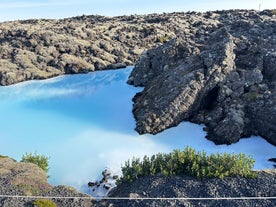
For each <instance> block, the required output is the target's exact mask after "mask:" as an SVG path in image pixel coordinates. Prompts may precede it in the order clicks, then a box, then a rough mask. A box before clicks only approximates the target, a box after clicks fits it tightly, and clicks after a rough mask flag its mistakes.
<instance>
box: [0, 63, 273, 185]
mask: <svg viewBox="0 0 276 207" xmlns="http://www.w3.org/2000/svg"><path fill="white" fill-rule="evenodd" d="M130 72H131V68H127V69H121V70H113V71H101V72H94V73H89V74H80V75H73V76H72V75H68V76H62V77H58V78H53V79H49V80H45V81H28V82H24V83H20V84H16V85H13V86H8V87H1V88H0V97H1V102H0V114H1V124H0V143H1V145H0V154H4V155H8V156H10V157H13V158H15V159H17V160H20V159H21V156H22V155H23V154H25V152H35V151H36V152H38V153H39V154H44V155H47V156H50V167H51V168H50V172H49V174H50V176H51V177H50V180H49V181H50V182H51V183H52V184H66V185H72V186H75V187H77V188H80V187H81V186H82V185H85V184H86V183H87V182H88V181H91V180H95V179H97V178H99V176H100V173H101V171H102V170H103V168H104V167H110V168H112V169H113V170H115V171H116V170H118V171H119V169H120V166H121V165H122V164H123V163H124V161H125V160H127V159H128V158H132V157H133V156H141V157H142V156H143V155H145V154H147V155H151V154H153V153H157V152H169V151H172V150H173V149H176V148H180V149H182V148H183V147H184V146H186V145H188V146H192V147H194V148H196V149H198V150H206V151H207V153H211V152H218V151H221V152H225V151H226V152H245V153H246V154H248V155H253V156H254V157H255V158H256V160H257V162H256V165H255V168H256V169H262V168H267V167H272V164H271V163H269V162H267V159H268V158H270V157H275V147H273V146H272V145H270V144H268V143H267V142H266V141H265V140H263V139H261V138H259V137H254V138H251V139H244V140H241V141H240V142H239V143H237V144H233V145H231V146H225V145H221V146H215V145H214V144H213V143H212V142H210V141H208V140H206V139H205V138H204V136H205V133H204V132H203V130H202V128H203V126H199V125H195V124H191V123H182V124H180V125H179V126H178V127H174V128H171V129H169V130H166V131H164V132H162V133H160V134H158V135H155V136H153V135H143V136H139V135H138V134H137V133H136V132H135V131H134V130H133V129H134V127H135V122H134V119H133V116H132V113H131V110H132V101H131V100H132V97H133V96H134V95H135V93H137V92H138V91H141V90H142V89H141V88H135V87H132V86H129V85H127V84H126V80H127V77H128V75H129V73H130Z"/></svg>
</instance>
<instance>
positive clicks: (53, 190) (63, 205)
mask: <svg viewBox="0 0 276 207" xmlns="http://www.w3.org/2000/svg"><path fill="white" fill-rule="evenodd" d="M106 176H109V174H108V175H106ZM275 192H276V169H275V170H264V171H257V177H256V178H253V179H246V178H243V177H236V178H231V177H226V178H224V179H202V180H199V179H197V178H195V177H189V176H185V175H183V176H161V175H156V176H149V177H143V178H139V179H138V180H136V181H134V182H133V183H131V184H128V183H124V184H121V185H119V186H117V187H116V188H113V189H112V190H111V191H110V192H109V195H108V196H109V197H112V198H116V197H127V198H128V197H129V198H131V200H98V201H96V200H94V199H93V197H92V196H91V199H87V198H89V197H90V196H89V195H87V194H83V193H79V192H77V191H76V190H75V189H74V188H72V187H67V186H51V185H50V184H49V183H48V182H47V175H46V174H45V172H44V171H43V170H42V169H40V168H39V167H37V166H36V165H34V164H31V163H20V162H16V161H15V160H13V159H11V158H8V157H3V156H1V158H0V195H19V196H20V195H27V196H47V197H49V196H50V197H51V196H53V197H78V198H69V199H63V198H55V199H52V198H48V200H49V199H50V200H52V201H53V202H55V203H56V204H57V205H58V206H59V207H104V206H114V207H115V206H152V207H153V206H191V207H192V206H195V207H199V206H206V205H207V206H214V207H216V206H225V207H228V206H229V207H230V206H231V207H234V206H250V205H251V206H256V207H257V206H262V207H266V206H267V207H271V206H275V205H276V200H275V199H267V200H257V199H256V200H252V201H251V200H224V201H220V200H211V201H210V200H208V201H204V200H202V201H188V200H160V199H159V200H138V199H135V198H157V197H158V198H160V197H161V198H162V197H164V198H166V197H167V198H168V197H171V198H180V197H194V198H197V197H214V198H215V197H260V196H262V197H275V196H276V194H275ZM81 197H86V198H85V199H81ZM46 199H47V198H46ZM35 200H36V198H32V197H30V198H5V197H0V206H2V207H13V206H18V207H21V206H26V207H33V205H32V202H33V201H35Z"/></svg>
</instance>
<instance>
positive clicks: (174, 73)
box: [128, 11, 276, 145]
mask: <svg viewBox="0 0 276 207" xmlns="http://www.w3.org/2000/svg"><path fill="white" fill-rule="evenodd" d="M275 17H276V16H275V12H274V13H273V11H265V12H262V13H260V12H256V11H221V12H208V13H205V14H201V15H197V14H195V15H194V16H193V17H191V20H190V21H192V20H193V21H192V22H193V24H191V23H190V25H189V29H188V30H186V29H185V28H183V29H182V31H181V32H178V34H177V37H176V38H175V39H173V40H171V41H169V42H167V43H165V44H164V45H162V46H159V47H157V48H154V49H150V50H148V51H146V52H144V53H143V54H142V55H141V57H140V59H139V60H138V61H137V64H136V65H135V68H134V70H133V71H132V74H131V75H130V77H129V80H128V83H129V84H133V85H135V86H145V88H144V90H143V91H142V92H140V93H138V94H137V95H136V96H135V97H134V99H133V101H134V106H133V113H134V116H135V119H136V123H137V124H136V130H137V131H138V132H139V133H140V134H144V133H152V134H156V133H158V132H161V131H163V130H165V129H167V128H169V127H173V126H176V125H178V124H179V123H180V122H182V121H192V122H194V123H203V124H205V125H206V130H207V132H208V135H207V137H208V139H210V140H212V141H214V142H215V143H216V144H231V143H235V142H237V141H238V140H239V139H240V138H241V137H249V136H251V135H260V136H262V137H264V138H265V139H266V140H267V141H269V142H270V143H272V144H273V145H276V90H275V89H276V69H275V68H276V20H275V19H276V18H275Z"/></svg>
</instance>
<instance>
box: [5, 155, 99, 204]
mask: <svg viewBox="0 0 276 207" xmlns="http://www.w3.org/2000/svg"><path fill="white" fill-rule="evenodd" d="M47 178H48V176H47V175H46V173H45V172H44V171H43V170H42V169H40V168H39V167H38V166H37V165H35V164H32V163H21V162H16V161H15V160H13V159H11V158H9V157H3V156H0V195H7V196H46V197H49V196H50V197H52V196H53V197H89V195H87V194H83V193H80V192H78V191H77V190H76V189H74V188H72V187H69V186H52V185H50V184H49V183H48V181H47ZM35 200H37V199H36V198H32V197H30V198H17V197H2V196H0V206H1V207H15V206H16V207H21V206H22V207H23V206H27V207H33V205H32V202H33V201H35ZM51 200H53V201H54V202H55V203H56V204H57V205H58V206H59V207H63V206H64V207H67V206H68V207H70V206H72V207H73V206H74V207H77V206H81V207H84V206H91V205H92V203H93V200H94V199H93V197H91V200H89V199H62V198H57V199H51Z"/></svg>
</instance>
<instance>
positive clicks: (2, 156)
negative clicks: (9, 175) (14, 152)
mask: <svg viewBox="0 0 276 207" xmlns="http://www.w3.org/2000/svg"><path fill="white" fill-rule="evenodd" d="M7 157H8V156H4V155H0V159H1V158H7Z"/></svg>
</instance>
